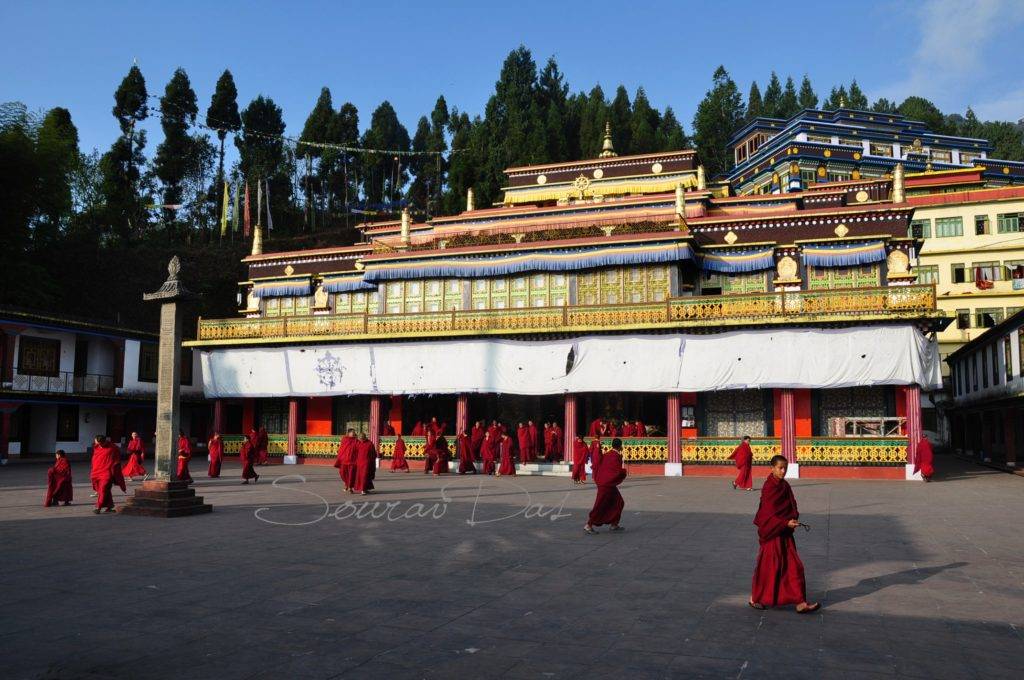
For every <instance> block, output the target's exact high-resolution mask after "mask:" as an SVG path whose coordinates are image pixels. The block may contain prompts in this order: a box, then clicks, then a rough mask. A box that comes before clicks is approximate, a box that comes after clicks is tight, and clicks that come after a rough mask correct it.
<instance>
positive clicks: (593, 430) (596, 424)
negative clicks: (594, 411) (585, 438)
mask: <svg viewBox="0 0 1024 680" xmlns="http://www.w3.org/2000/svg"><path fill="white" fill-rule="evenodd" d="M603 428H604V422H602V420H601V419H600V418H597V419H596V420H594V421H593V422H592V423H590V429H589V430H587V434H588V435H589V436H591V437H600V436H601V434H602V432H601V430H602V429H603Z"/></svg>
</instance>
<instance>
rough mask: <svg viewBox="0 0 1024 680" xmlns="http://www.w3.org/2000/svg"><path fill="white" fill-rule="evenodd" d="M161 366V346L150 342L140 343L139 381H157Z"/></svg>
mask: <svg viewBox="0 0 1024 680" xmlns="http://www.w3.org/2000/svg"><path fill="white" fill-rule="evenodd" d="M159 366H160V359H159V348H158V346H157V345H156V344H154V343H150V342H140V343H139V382H156V380H157V369H158V368H159Z"/></svg>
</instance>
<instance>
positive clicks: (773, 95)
mask: <svg viewBox="0 0 1024 680" xmlns="http://www.w3.org/2000/svg"><path fill="white" fill-rule="evenodd" d="M764 115H765V116H767V117H769V118H779V117H780V116H781V115H782V83H780V82H779V77H778V76H777V75H775V71H772V76H771V78H770V79H769V80H768V87H766V88H765V90H764Z"/></svg>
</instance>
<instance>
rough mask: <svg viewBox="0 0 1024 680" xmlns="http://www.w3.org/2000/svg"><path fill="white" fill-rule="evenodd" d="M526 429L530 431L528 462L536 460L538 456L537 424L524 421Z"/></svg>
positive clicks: (538, 438)
mask: <svg viewBox="0 0 1024 680" xmlns="http://www.w3.org/2000/svg"><path fill="white" fill-rule="evenodd" d="M526 429H527V430H529V431H530V460H531V461H532V460H536V459H537V458H538V457H539V456H540V437H539V433H538V432H537V423H535V422H533V421H532V420H528V421H526Z"/></svg>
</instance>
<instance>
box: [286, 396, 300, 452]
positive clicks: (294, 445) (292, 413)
mask: <svg viewBox="0 0 1024 680" xmlns="http://www.w3.org/2000/svg"><path fill="white" fill-rule="evenodd" d="M298 452H299V400H298V399H297V398H295V397H292V398H291V399H289V400H288V449H287V450H286V451H285V456H284V464H285V465H295V464H296V463H298V462H299V453H298Z"/></svg>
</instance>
